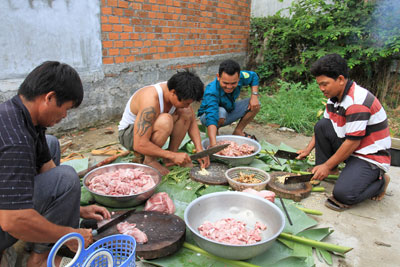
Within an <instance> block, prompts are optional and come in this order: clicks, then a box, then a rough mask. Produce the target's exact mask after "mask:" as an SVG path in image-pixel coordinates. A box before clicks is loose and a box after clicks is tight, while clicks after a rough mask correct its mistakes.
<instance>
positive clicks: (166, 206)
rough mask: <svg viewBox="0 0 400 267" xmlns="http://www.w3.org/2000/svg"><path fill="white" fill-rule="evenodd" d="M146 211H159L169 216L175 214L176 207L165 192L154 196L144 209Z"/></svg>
mask: <svg viewBox="0 0 400 267" xmlns="http://www.w3.org/2000/svg"><path fill="white" fill-rule="evenodd" d="M144 210H145V211H158V212H162V213H167V214H174V213H175V205H174V202H173V201H172V199H171V198H170V197H169V196H168V194H167V193H165V192H160V193H157V194H154V195H153V196H152V197H151V198H150V199H149V200H147V202H146V205H145V207H144Z"/></svg>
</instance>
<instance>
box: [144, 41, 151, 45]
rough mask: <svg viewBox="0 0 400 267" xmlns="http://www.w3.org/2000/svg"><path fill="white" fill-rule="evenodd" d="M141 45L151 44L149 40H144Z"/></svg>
mask: <svg viewBox="0 0 400 267" xmlns="http://www.w3.org/2000/svg"><path fill="white" fill-rule="evenodd" d="M143 46H151V41H150V40H146V41H144V42H143Z"/></svg>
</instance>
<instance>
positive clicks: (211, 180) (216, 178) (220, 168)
mask: <svg viewBox="0 0 400 267" xmlns="http://www.w3.org/2000/svg"><path fill="white" fill-rule="evenodd" d="M227 170H228V166H227V165H225V164H222V163H216V162H212V163H211V164H210V166H209V167H208V168H207V172H208V174H202V173H200V167H199V166H196V167H194V168H192V169H191V170H190V178H192V180H194V181H196V182H200V183H203V184H210V185H227V184H228V180H227V179H226V178H225V172H226V171H227Z"/></svg>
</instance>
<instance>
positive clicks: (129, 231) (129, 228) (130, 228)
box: [117, 221, 148, 244]
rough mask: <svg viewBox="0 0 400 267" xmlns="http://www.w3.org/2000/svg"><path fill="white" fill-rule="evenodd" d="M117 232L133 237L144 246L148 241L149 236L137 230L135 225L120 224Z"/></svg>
mask: <svg viewBox="0 0 400 267" xmlns="http://www.w3.org/2000/svg"><path fill="white" fill-rule="evenodd" d="M117 230H118V232H119V233H120V234H123V235H130V236H132V237H133V238H135V240H136V242H137V243H139V244H144V243H146V242H147V241H148V238H147V235H146V234H145V233H144V232H142V231H140V230H139V229H138V228H136V224H135V223H129V222H126V221H125V222H120V223H119V224H117Z"/></svg>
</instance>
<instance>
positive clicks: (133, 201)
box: [83, 163, 162, 208]
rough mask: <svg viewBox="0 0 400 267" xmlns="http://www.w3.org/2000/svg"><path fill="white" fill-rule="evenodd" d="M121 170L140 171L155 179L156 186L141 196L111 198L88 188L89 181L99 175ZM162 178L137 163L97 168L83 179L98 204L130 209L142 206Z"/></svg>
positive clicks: (115, 164)
mask: <svg viewBox="0 0 400 267" xmlns="http://www.w3.org/2000/svg"><path fill="white" fill-rule="evenodd" d="M120 169H139V170H141V171H143V172H144V173H146V174H148V175H150V176H151V177H152V178H153V180H154V183H155V186H154V187H153V188H151V189H149V190H147V191H145V192H142V193H140V194H135V195H128V196H110V195H104V194H99V193H96V192H94V191H92V190H90V189H89V187H88V186H87V185H88V183H89V181H90V180H91V179H93V178H94V177H96V176H97V175H100V174H103V173H106V172H110V171H117V170H120ZM161 178H162V176H161V174H160V172H159V171H157V170H156V169H154V168H153V167H150V166H147V165H143V164H137V163H114V164H110V165H106V166H103V167H99V168H96V169H94V170H92V171H91V172H89V173H88V174H86V175H85V177H83V186H84V187H85V188H86V190H88V191H89V192H90V193H91V194H92V195H93V198H94V199H95V200H96V202H98V203H100V204H102V205H104V206H108V207H113V208H128V207H134V206H137V205H140V204H141V203H143V202H144V201H146V200H147V199H148V198H149V197H151V196H152V195H153V193H154V190H155V189H156V187H157V186H158V185H159V184H160V182H161Z"/></svg>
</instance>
